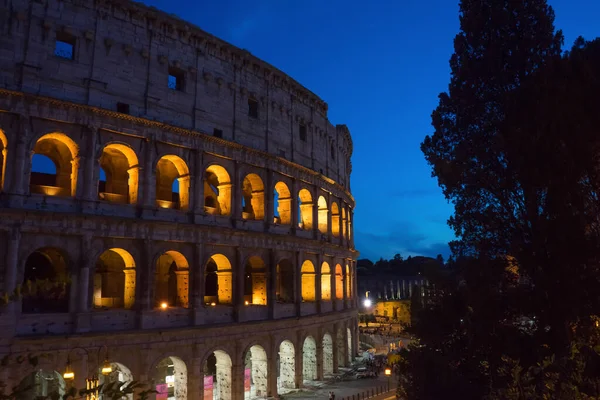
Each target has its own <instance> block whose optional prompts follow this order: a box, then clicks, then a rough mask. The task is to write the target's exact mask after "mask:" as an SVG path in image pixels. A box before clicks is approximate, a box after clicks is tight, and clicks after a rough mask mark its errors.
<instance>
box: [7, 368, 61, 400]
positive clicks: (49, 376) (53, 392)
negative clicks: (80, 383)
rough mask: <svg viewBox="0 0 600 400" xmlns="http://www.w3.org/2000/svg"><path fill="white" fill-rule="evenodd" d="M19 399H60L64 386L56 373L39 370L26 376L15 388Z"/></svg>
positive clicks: (59, 375)
mask: <svg viewBox="0 0 600 400" xmlns="http://www.w3.org/2000/svg"><path fill="white" fill-rule="evenodd" d="M17 391H18V392H20V393H19V395H20V396H19V399H27V400H30V399H32V400H33V399H46V398H62V396H64V395H65V394H66V384H65V381H64V380H63V377H62V376H61V374H60V373H59V372H57V371H47V370H43V369H39V370H37V371H35V372H32V373H31V374H29V375H27V376H26V377H25V378H24V379H23V380H22V381H21V382H20V383H19V386H17Z"/></svg>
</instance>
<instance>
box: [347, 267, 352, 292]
mask: <svg viewBox="0 0 600 400" xmlns="http://www.w3.org/2000/svg"><path fill="white" fill-rule="evenodd" d="M346 298H347V299H351V298H352V273H351V272H350V267H349V266H348V265H347V264H346Z"/></svg>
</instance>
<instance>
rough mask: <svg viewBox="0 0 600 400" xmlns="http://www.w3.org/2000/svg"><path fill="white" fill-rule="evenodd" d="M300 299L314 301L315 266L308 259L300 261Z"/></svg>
mask: <svg viewBox="0 0 600 400" xmlns="http://www.w3.org/2000/svg"><path fill="white" fill-rule="evenodd" d="M300 274H301V275H302V282H301V285H302V301H316V290H315V266H314V265H313V263H312V262H310V261H309V260H306V261H304V262H303V263H302V268H301V270H300Z"/></svg>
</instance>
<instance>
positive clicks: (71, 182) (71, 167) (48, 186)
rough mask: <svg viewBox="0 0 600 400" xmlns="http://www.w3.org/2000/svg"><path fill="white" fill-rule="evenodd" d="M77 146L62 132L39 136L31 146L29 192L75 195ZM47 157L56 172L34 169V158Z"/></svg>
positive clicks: (49, 194)
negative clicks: (38, 156)
mask: <svg viewBox="0 0 600 400" xmlns="http://www.w3.org/2000/svg"><path fill="white" fill-rule="evenodd" d="M78 154H79V146H77V144H75V142H74V141H73V140H72V139H71V138H70V137H68V136H67V135H65V134H63V133H48V134H46V135H44V136H42V137H40V138H39V139H38V140H37V141H36V143H35V146H34V147H33V154H32V166H31V167H32V169H31V173H30V175H29V190H30V192H31V193H37V194H44V195H48V196H64V197H68V196H71V197H75V190H76V188H77V173H78V170H79V156H78ZM37 155H40V156H44V157H47V158H48V159H49V160H50V161H52V163H53V164H54V166H55V168H56V173H54V174H52V173H46V172H42V171H34V168H35V166H34V165H33V163H34V158H33V157H35V156H37Z"/></svg>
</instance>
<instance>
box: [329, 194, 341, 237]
mask: <svg viewBox="0 0 600 400" xmlns="http://www.w3.org/2000/svg"><path fill="white" fill-rule="evenodd" d="M331 234H332V235H333V236H334V237H340V209H339V207H338V204H337V203H336V202H335V201H334V202H332V203H331Z"/></svg>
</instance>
